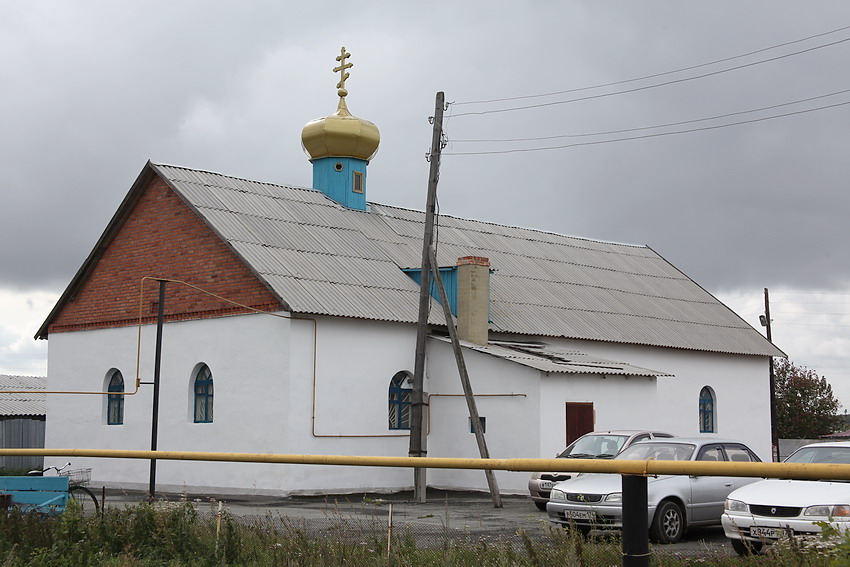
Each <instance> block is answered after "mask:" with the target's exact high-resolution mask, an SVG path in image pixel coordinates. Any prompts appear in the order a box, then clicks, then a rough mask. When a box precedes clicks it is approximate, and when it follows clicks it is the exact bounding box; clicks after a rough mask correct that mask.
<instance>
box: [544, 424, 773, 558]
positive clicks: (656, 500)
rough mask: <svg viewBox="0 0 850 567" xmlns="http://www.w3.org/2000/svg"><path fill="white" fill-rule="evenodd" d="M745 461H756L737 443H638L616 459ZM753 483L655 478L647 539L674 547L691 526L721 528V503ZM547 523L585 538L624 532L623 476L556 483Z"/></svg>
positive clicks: (595, 476) (708, 440)
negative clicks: (592, 534)
mask: <svg viewBox="0 0 850 567" xmlns="http://www.w3.org/2000/svg"><path fill="white" fill-rule="evenodd" d="M648 459H658V460H674V461H743V462H758V461H760V459H759V458H758V456H756V454H755V453H754V452H753V451H752V450H750V449H749V448H748V447H747V446H746V445H744V444H743V443H741V442H740V441H733V440H730V439H714V438H710V437H699V438H683V437H682V438H678V437H676V438H672V439H654V440H651V441H639V442H637V443H635V444H633V445H631V446H630V447H628V448H627V449H625V450H624V451H623V452H621V453H620V454H619V455H617V456H616V457H615V458H614V460H641V461H642V460H648ZM755 480H756V479H753V478H745V477H729V476H688V475H659V476H656V477H650V478H649V480H648V482H647V489H646V490H647V504H648V506H647V510H646V512H647V514H648V520H649V536H650V538H651V539H652V540H653V541H655V542H658V543H675V542H677V541H679V540H680V539H681V538H682V536H683V535H684V533H685V530H686V529H687V528H689V527H691V526H702V525H710V524H719V523H720V516H721V514H722V513H723V502H724V500H725V499H726V497H727V496H728V495H729V493H730V492H732V491H733V490H734V489H735V488H737V487H739V486H743V485H744V484H747V483H750V482H755ZM546 511H547V513H548V514H549V521H550V522H554V523H557V524H561V525H564V526H569V527H574V528H575V529H577V530H579V531H580V532H581V533H583V534H588V533H590V531H591V530H593V529H598V530H620V529H622V528H623V491H622V477H621V475H619V474H582V475H580V476H577V477H575V478H572V479H570V480H565V481H563V482H559V483H558V484H556V485H555V486H554V487H553V488H552V492H551V493H550V494H549V503H548V504H547V505H546Z"/></svg>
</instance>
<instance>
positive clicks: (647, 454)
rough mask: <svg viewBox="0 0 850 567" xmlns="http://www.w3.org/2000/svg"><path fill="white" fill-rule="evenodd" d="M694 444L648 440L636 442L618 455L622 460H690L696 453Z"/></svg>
mask: <svg viewBox="0 0 850 567" xmlns="http://www.w3.org/2000/svg"><path fill="white" fill-rule="evenodd" d="M694 449H696V447H695V446H694V445H691V444H688V443H664V442H652V443H650V442H646V443H635V444H634V445H632V446H631V447H629V448H628V449H627V450H625V451H623V452H622V453H620V454H619V455H617V459H619V460H621V461H624V460H625V461H645V460H647V459H657V460H659V461H690V460H691V455H693V454H694Z"/></svg>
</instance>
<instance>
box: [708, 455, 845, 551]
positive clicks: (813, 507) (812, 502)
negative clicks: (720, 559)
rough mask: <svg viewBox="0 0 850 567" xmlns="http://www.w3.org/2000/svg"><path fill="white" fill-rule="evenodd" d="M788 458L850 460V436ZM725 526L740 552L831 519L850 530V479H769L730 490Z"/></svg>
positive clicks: (807, 531) (816, 529)
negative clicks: (849, 482)
mask: <svg viewBox="0 0 850 567" xmlns="http://www.w3.org/2000/svg"><path fill="white" fill-rule="evenodd" d="M785 462H786V463H839V464H844V465H847V464H850V442H847V441H841V442H833V443H815V444H812V445H806V446H804V447H801V448H799V449H797V450H796V451H795V452H793V453H792V454H791V455H790V456H789V457H788V458H787V459H785ZM722 522H723V531H724V532H726V537H728V538H729V539H730V540H731V542H732V547H733V548H734V549H735V551H736V552H738V553H739V554H740V555H746V554H748V553H751V552H758V551H760V550H761V548H762V546H763V545H764V544H770V543H773V542H775V541H777V540H778V539H779V538H781V537H785V536H790V535H812V534H818V533H820V532H821V526H820V525H818V523H820V522H823V523H827V524H829V525H831V526H833V527H834V528H836V529H838V530H839V531H841V532H847V531H850V484H848V483H847V482H830V481H826V480H787V479H767V480H760V481H758V482H755V483H753V484H748V485H747V486H744V487H742V488H739V489H737V490H735V491H733V492H732V493H731V494H729V497H728V498H727V499H726V506H725V510H724V512H723V517H722Z"/></svg>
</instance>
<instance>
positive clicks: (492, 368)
mask: <svg viewBox="0 0 850 567" xmlns="http://www.w3.org/2000/svg"><path fill="white" fill-rule="evenodd" d="M428 349H429V350H428V366H427V372H426V374H427V380H426V384H425V388H426V390H427V392H428V394H429V400H430V418H431V419H430V422H431V423H430V434H429V438H428V456H429V457H467V458H477V457H478V456H479V450H478V444H477V443H476V441H475V435H474V434H473V433H471V431H470V422H469V409H468V407H467V403H466V398H465V397H464V396H463V388H462V386H461V381H460V375H459V374H458V370H457V364H456V362H455V358H454V354H453V352H452V347H451V345H449V344H447V343H444V342H441V341H436V340H432V341H429V343H428ZM463 354H464V362H465V364H466V367H467V372H468V374H469V381H470V384H471V386H472V391H473V393H474V394H475V403H476V406H477V408H478V415H479V416H481V417H484V418H486V433H485V438H486V442H487V449H488V451H489V453H490V456H491V457H492V458H496V459H510V458H522V457H537V456H539V455H538V454H537V446H538V445H539V436H540V430H539V427H538V424H539V420H538V411H539V403H540V402H539V384H540V382H539V376H540V372H539V371H537V370H534V369H531V368H528V367H525V366H521V365H519V364H516V363H514V362H508V361H505V360H502V359H499V358H496V357H494V356H490V355H487V354H482V353H478V352H474V351H470V350H464V353H463ZM528 476H529V474H528V473H517V472H505V471H497V472H496V481H497V483H498V485H499V489H500V491H501V492H503V493H505V494H524V493H526V492H527V490H528V486H527V485H528ZM428 485H429V486H434V487H438V488H446V489H464V490H486V489H487V483H486V478H485V475H484V472H483V471H475V470H464V471H458V470H449V469H432V470H430V471H428Z"/></svg>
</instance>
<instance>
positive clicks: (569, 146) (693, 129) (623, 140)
mask: <svg viewBox="0 0 850 567" xmlns="http://www.w3.org/2000/svg"><path fill="white" fill-rule="evenodd" d="M848 104H850V101H845V102H839V103H836V104H830V105H826V106H818V107H816V108H809V109H806V110H797V111H795V112H786V113H785V114H776V115H774V116H764V117H762V118H753V119H752V120H741V121H738V122H730V123H729V124H718V125H717V126H703V127H702V128H691V129H688V130H677V131H674V132H659V133H658V134H645V135H643V136H629V137H625V138H613V139H610V140H596V141H593V142H576V143H574V144H562V145H559V146H544V147H540V148H514V149H509V150H490V151H481V152H443V154H442V155H444V156H475V155H490V154H511V153H524V152H540V151H545V150H561V149H566V148H575V147H579V146H595V145H599V144H610V143H614V142H627V141H631V140H642V139H645V138H658V137H661V136H674V135H678V134H690V133H693V132H704V131H707V130H717V129H720V128H729V127H730V126H741V125H743V124H753V123H755V122H763V121H766V120H774V119H776V118H785V117H788V116H795V115H798V114H807V113H809V112H817V111H819V110H827V109H830V108H837V107H839V106H846V105H848Z"/></svg>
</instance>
